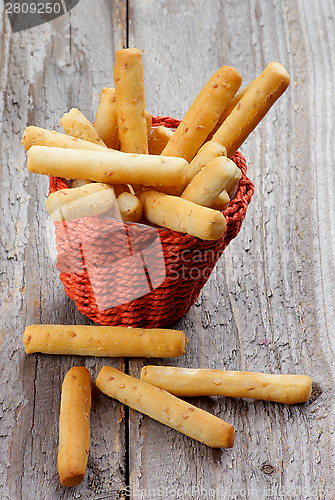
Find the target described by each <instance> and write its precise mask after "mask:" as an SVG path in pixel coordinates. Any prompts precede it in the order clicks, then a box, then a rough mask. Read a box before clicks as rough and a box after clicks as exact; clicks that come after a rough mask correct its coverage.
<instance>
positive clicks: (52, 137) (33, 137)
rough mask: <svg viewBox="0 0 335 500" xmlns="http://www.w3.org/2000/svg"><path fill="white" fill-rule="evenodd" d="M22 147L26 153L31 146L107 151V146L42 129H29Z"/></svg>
mask: <svg viewBox="0 0 335 500" xmlns="http://www.w3.org/2000/svg"><path fill="white" fill-rule="evenodd" d="M22 145H23V147H24V149H25V151H28V150H29V149H30V148H31V146H49V147H53V148H69V149H86V150H91V151H103V152H105V151H106V147H105V146H99V145H98V144H94V143H93V142H89V141H83V140H82V139H76V138H75V137H71V136H70V135H66V134H62V133H61V132H56V131H55V130H46V129H45V128H41V127H34V126H32V125H31V126H30V127H27V128H26V130H25V131H24V133H23V137H22Z"/></svg>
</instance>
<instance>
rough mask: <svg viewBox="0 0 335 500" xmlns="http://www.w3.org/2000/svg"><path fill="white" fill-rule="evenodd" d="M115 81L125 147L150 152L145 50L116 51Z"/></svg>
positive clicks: (120, 133) (130, 151)
mask: <svg viewBox="0 0 335 500" xmlns="http://www.w3.org/2000/svg"><path fill="white" fill-rule="evenodd" d="M114 81H115V94H116V111H117V123H118V130H119V138H120V148H121V151H124V152H126V153H140V154H147V153H148V133H147V122H146V119H145V99H144V81H143V63H142V55H141V51H140V50H138V49H135V48H131V49H121V50H118V51H116V53H115V65H114Z"/></svg>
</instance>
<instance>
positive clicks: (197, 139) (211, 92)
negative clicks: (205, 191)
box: [162, 66, 242, 162]
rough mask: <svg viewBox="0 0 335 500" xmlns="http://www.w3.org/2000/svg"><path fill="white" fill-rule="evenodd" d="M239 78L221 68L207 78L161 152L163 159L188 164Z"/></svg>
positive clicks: (236, 86) (237, 86) (238, 84)
mask: <svg viewBox="0 0 335 500" xmlns="http://www.w3.org/2000/svg"><path fill="white" fill-rule="evenodd" d="M241 82H242V77H241V75H240V74H239V73H238V71H236V70H235V69H234V68H231V67H229V66H223V67H222V68H220V69H218V71H217V72H216V73H215V74H214V75H213V76H212V77H211V78H210V80H209V81H208V82H207V83H206V85H205V86H204V87H203V89H202V90H201V92H200V93H199V94H198V96H197V97H196V99H195V100H194V102H193V104H192V105H191V106H190V108H189V110H188V111H187V113H186V115H185V116H184V118H183V120H182V122H181V123H180V125H179V126H178V127H177V130H176V131H175V133H174V134H173V136H172V137H171V139H170V140H169V142H168V143H167V145H166V146H165V148H164V150H163V151H162V155H163V156H180V157H182V158H185V159H186V160H187V161H188V162H190V161H191V160H192V159H193V158H194V156H195V155H196V153H197V151H198V150H199V148H200V147H201V146H202V145H203V143H204V142H205V140H206V138H207V136H208V134H209V133H210V132H211V131H212V130H213V128H214V127H215V124H216V122H217V121H218V119H219V117H220V116H221V114H222V112H223V111H224V109H225V108H226V106H227V104H228V103H229V101H230V100H231V99H232V97H233V96H234V95H235V93H236V92H237V90H238V89H239V87H240V85H241Z"/></svg>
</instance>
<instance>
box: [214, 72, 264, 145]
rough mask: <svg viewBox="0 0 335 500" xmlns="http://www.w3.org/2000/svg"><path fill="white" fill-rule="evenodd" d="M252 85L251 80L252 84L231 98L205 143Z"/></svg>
mask: <svg viewBox="0 0 335 500" xmlns="http://www.w3.org/2000/svg"><path fill="white" fill-rule="evenodd" d="M257 78H258V77H257ZM254 83H255V80H253V81H252V82H250V83H249V85H247V86H246V87H244V88H243V89H242V90H239V92H237V94H235V95H234V97H233V98H232V100H231V101H230V103H229V104H228V106H227V107H226V109H225V110H224V112H223V113H222V115H221V116H220V118H219V120H218V122H217V124H216V125H215V127H214V129H213V130H212V132H211V133H210V134H209V136H208V137H207V141H210V140H211V139H212V137H213V135H214V134H215V132H216V131H217V129H218V128H219V127H221V125H222V123H223V122H224V121H225V119H226V118H227V117H228V116H229V115H230V113H231V112H232V111H233V109H234V108H235V106H237V104H238V103H239V102H240V100H241V99H242V97H243V96H244V94H246V93H247V91H248V90H249V89H250V87H252V85H254Z"/></svg>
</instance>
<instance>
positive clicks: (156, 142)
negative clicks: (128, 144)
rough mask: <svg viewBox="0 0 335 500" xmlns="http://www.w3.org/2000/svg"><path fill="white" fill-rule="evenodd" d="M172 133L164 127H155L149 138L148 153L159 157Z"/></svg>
mask: <svg viewBox="0 0 335 500" xmlns="http://www.w3.org/2000/svg"><path fill="white" fill-rule="evenodd" d="M173 133H174V131H173V130H172V129H170V128H168V127H164V125H159V126H158V127H156V128H155V129H154V130H153V131H152V133H151V135H150V137H149V153H150V154H151V155H160V154H161V152H162V151H163V149H164V148H165V146H166V145H167V143H168V142H169V140H170V139H171V137H172V135H173Z"/></svg>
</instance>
